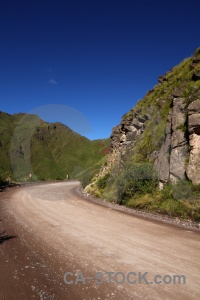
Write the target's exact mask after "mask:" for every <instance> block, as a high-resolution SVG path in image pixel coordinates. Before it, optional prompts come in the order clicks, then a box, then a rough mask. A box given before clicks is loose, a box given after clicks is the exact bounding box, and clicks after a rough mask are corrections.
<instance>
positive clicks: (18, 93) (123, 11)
mask: <svg viewBox="0 0 200 300" xmlns="http://www.w3.org/2000/svg"><path fill="white" fill-rule="evenodd" d="M199 11H200V2H199V0H195V1H193V0H191V1H189V2H188V1H185V0H182V1H181V0H180V1H176V0H175V1H154V0H152V1H144V0H140V1H134V0H132V1H129V0H123V1H118V0H113V1H111V0H106V1H105V0H90V1H88V0H65V1H64V0H57V1H51V0H34V1H33V0H30V1H27V0H26V1H21V0H19V1H16V0H6V1H0V110H1V111H5V112H8V113H11V114H13V113H18V112H26V113H28V112H32V111H34V112H38V114H39V113H40V111H42V112H43V114H42V117H43V119H45V120H46V121H61V122H63V123H65V124H66V125H68V126H69V127H71V128H72V129H76V130H77V131H79V132H80V133H81V134H83V135H85V136H87V137H88V138H90V139H97V138H104V137H109V136H110V133H111V130H112V127H113V126H115V125H117V124H119V122H120V120H121V117H122V115H123V114H124V113H126V112H128V111H129V110H130V109H131V108H132V107H133V106H134V105H135V104H136V103H137V102H138V100H139V99H141V98H142V97H143V96H144V95H145V94H146V92H147V91H148V90H149V89H151V88H152V87H153V86H154V85H155V84H156V83H157V78H158V76H159V75H163V74H164V73H165V72H166V71H168V70H169V69H170V68H172V67H173V66H174V65H177V64H178V63H179V62H181V61H182V60H183V59H185V58H186V57H188V56H191V55H192V54H193V52H194V50H195V49H196V48H197V47H199V46H200V32H199ZM55 106H57V108H58V109H55ZM41 107H42V108H41ZM44 107H46V109H44ZM45 111H46V115H45ZM49 111H51V113H49ZM63 111H65V112H66V114H64V113H63ZM61 112H62V113H61ZM70 119H73V122H71V121H70ZM75 123H77V124H79V126H78V129H77V127H76V126H75V127H74V124H75ZM86 123H87V124H86ZM88 124H89V125H88ZM86 125H87V126H86ZM79 129H80V130H79Z"/></svg>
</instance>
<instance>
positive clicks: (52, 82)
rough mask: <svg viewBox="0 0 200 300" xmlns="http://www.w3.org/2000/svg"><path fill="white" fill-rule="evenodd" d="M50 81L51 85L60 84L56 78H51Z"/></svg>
mask: <svg viewBox="0 0 200 300" xmlns="http://www.w3.org/2000/svg"><path fill="white" fill-rule="evenodd" d="M48 83H49V84H51V85H57V84H58V82H57V81H56V80H54V79H50V80H49V81H48Z"/></svg>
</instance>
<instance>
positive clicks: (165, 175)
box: [86, 48, 200, 219]
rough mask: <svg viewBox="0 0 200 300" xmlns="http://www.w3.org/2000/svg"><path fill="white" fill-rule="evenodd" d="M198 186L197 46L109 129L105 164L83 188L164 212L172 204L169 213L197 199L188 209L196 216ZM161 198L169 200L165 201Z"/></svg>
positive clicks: (198, 212)
mask: <svg viewBox="0 0 200 300" xmlns="http://www.w3.org/2000/svg"><path fill="white" fill-rule="evenodd" d="M171 184H175V185H174V186H173V187H172V186H171ZM158 186H159V189H160V190H161V189H163V194H162V195H161V192H159V191H158V190H157V187H158ZM199 186H200V48H198V49H197V50H196V51H195V53H194V55H193V56H192V57H190V58H187V59H185V60H184V61H183V62H181V63H180V64H179V65H178V66H176V67H174V68H172V69H171V70H170V71H169V72H167V73H166V74H165V75H164V76H160V77H159V78H158V84H157V85H156V86H155V87H154V88H153V89H152V90H150V91H148V92H147V94H146V95H145V96H144V98H143V99H142V100H140V101H139V102H138V103H137V105H136V106H135V107H134V108H133V109H131V110H130V111H129V112H128V113H127V114H125V115H124V116H123V117H122V121H121V123H120V124H119V125H118V126H116V127H114V128H113V131H112V134H111V144H110V153H109V156H108V159H107V163H106V164H105V165H104V166H103V167H102V168H101V170H100V173H99V174H98V175H96V176H95V177H94V178H93V180H92V181H91V184H90V185H88V186H87V187H86V190H87V191H88V192H90V193H93V194H95V195H97V196H101V197H104V198H106V199H108V200H111V201H117V202H118V203H120V204H126V205H130V206H132V207H140V208H145V209H148V208H150V207H151V209H152V210H156V211H157V210H158V211H163V212H166V211H168V212H169V213H172V211H174V209H176V210H177V211H176V212H174V215H177V214H178V213H179V212H180V211H182V212H181V214H184V212H187V208H188V207H190V206H191V205H192V206H193V205H196V204H197V206H195V212H194V211H193V208H191V210H190V213H191V212H192V211H193V213H194V215H196V218H197V219H198V218H199V216H200V209H199V207H200V206H199V192H198V190H200V188H199ZM156 192H158V194H154V193H156ZM164 193H166V194H165V195H164ZM144 195H145V197H146V198H145V197H144ZM152 195H153V196H152ZM163 195H164V196H163ZM190 196H191V199H192V200H194V201H193V202H192V204H191V203H189V204H188V203H187V204H185V203H184V204H183V206H184V207H183V206H180V202H176V203H175V202H174V201H173V200H174V199H175V200H177V199H189V198H190ZM156 197H158V198H157V200H156ZM163 197H165V199H166V200H167V201H168V200H169V201H168V202H166V203H165V204H164V202H162V201H161V200H163ZM136 199H137V200H136ZM139 199H140V200H139ZM158 199H159V200H158ZM191 199H190V200H191ZM196 200H197V202H195V201H196ZM195 203H196V204H195ZM162 205H165V206H166V207H164V206H163V207H162ZM172 214H173V213H172ZM186 214H187V213H186Z"/></svg>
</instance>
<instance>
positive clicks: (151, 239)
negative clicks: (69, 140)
mask: <svg viewBox="0 0 200 300" xmlns="http://www.w3.org/2000/svg"><path fill="white" fill-rule="evenodd" d="M78 185H79V183H78V182H65V183H53V184H41V185H35V186H28V187H24V188H18V189H15V190H14V191H11V192H5V193H2V194H1V198H0V209H1V210H0V219H2V222H0V226H1V229H0V232H1V231H3V230H6V234H7V235H10V236H16V238H11V239H8V240H5V241H4V242H2V243H0V268H1V270H0V300H1V299H8V300H12V299H20V300H23V299H61V300H64V299H70V300H71V299H72V300H76V299H82V300H83V299H103V300H105V299H117V300H118V299H120V300H121V299H154V300H155V299H163V300H165V299H176V300H177V299H182V300H183V299H200V289H199V281H200V238H199V237H200V235H199V233H197V232H194V231H189V230H183V229H181V228H177V227H172V226H169V225H165V224H162V223H156V222H153V221H148V220H144V219H140V218H136V217H133V216H130V215H127V214H124V213H121V212H119V211H116V210H113V209H109V208H106V207H103V206H99V205H95V204H94V203H92V202H89V201H86V200H85V199H83V198H81V197H79V196H78V195H76V194H75V193H74V188H75V187H77V186H78ZM66 272H71V274H68V276H66V278H65V279H66V280H67V281H68V282H70V281H73V283H71V284H67V283H65V282H64V274H65V273H66ZM97 272H101V274H102V276H103V277H102V278H100V277H97V275H96V273H97ZM105 272H113V273H114V274H112V275H111V274H110V275H108V274H105ZM118 272H121V273H119V274H117V273H118ZM130 272H134V273H135V274H134V273H130ZM139 272H141V274H140V275H139ZM145 272H148V274H146V275H145V276H144V274H145ZM77 275H78V277H77ZM155 275H159V276H160V277H157V278H156V281H157V282H161V281H166V282H167V283H169V282H170V281H171V280H173V275H184V276H185V280H186V284H183V281H184V278H183V277H182V278H181V281H180V283H181V284H178V282H177V281H176V284H173V282H172V283H171V284H170V283H169V284H164V282H161V283H160V284H156V283H155V282H154V279H155V278H154V277H155ZM165 275H168V276H167V277H165V278H164V276H165ZM109 276H110V283H109V282H108V281H109ZM141 276H143V277H142V278H140V277H141ZM88 277H90V278H88ZM92 277H94V278H92ZM78 279H79V281H78ZM76 280H77V281H76ZM134 280H136V282H135V283H133V282H134ZM174 280H175V279H174ZM176 280H178V279H177V278H176ZM102 281H103V283H102ZM122 281H124V282H123V283H122V284H121V283H120V282H122ZM139 281H140V283H141V284H139ZM148 282H149V284H148ZM98 283H102V284H98Z"/></svg>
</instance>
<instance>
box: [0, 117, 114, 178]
mask: <svg viewBox="0 0 200 300" xmlns="http://www.w3.org/2000/svg"><path fill="white" fill-rule="evenodd" d="M108 145H109V139H105V140H96V141H90V140H89V139H87V138H85V137H83V136H81V135H79V134H77V133H75V132H74V131H72V130H71V129H70V128H69V127H67V126H65V125H63V124H61V123H47V122H44V121H43V120H41V119H40V118H39V117H37V116H36V115H26V114H15V115H9V114H7V113H3V112H1V113H0V178H1V179H2V180H3V179H4V180H5V179H7V180H13V181H24V180H29V174H30V173H31V174H32V179H31V180H51V179H66V178H67V175H68V176H69V178H75V176H76V175H77V174H78V173H79V172H82V171H84V170H85V169H87V168H88V167H90V166H92V165H93V164H96V163H97V162H98V161H99V160H101V159H102V157H104V156H105V155H106V149H107V147H108Z"/></svg>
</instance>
